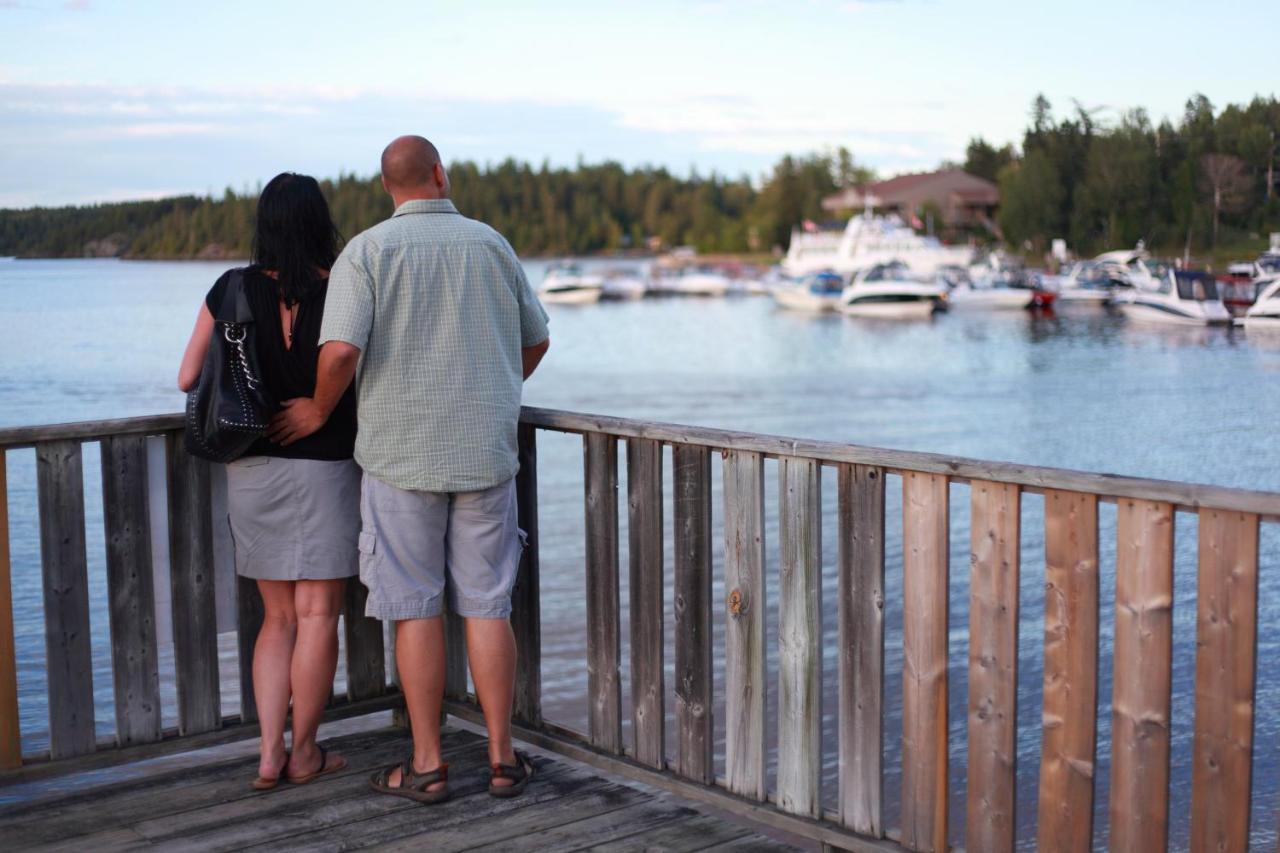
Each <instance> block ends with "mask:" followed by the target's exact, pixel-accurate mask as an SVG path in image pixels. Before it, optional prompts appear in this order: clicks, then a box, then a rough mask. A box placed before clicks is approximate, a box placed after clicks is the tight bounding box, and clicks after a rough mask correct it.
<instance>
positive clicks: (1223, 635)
mask: <svg viewBox="0 0 1280 853" xmlns="http://www.w3.org/2000/svg"><path fill="white" fill-rule="evenodd" d="M1199 551H1200V553H1199V562H1200V566H1199V573H1198V577H1199V581H1198V586H1197V589H1196V710H1195V739H1194V742H1193V745H1192V756H1193V757H1192V760H1193V763H1192V765H1191V849H1192V850H1246V849H1248V846H1249V805H1250V796H1251V790H1252V788H1251V783H1252V779H1251V778H1250V776H1251V769H1252V759H1253V700H1254V695H1253V693H1254V665H1255V657H1256V655H1257V626H1258V517H1257V516H1256V515H1252V514H1250V513H1241V512H1223V511H1221V510H1212V509H1202V510H1200V542H1199Z"/></svg>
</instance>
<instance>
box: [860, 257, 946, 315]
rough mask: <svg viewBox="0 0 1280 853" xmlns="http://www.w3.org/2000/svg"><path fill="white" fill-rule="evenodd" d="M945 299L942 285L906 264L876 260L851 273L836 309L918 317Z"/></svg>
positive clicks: (928, 313)
mask: <svg viewBox="0 0 1280 853" xmlns="http://www.w3.org/2000/svg"><path fill="white" fill-rule="evenodd" d="M946 300H947V290H946V287H945V286H944V285H942V284H938V283H937V282H935V281H930V280H927V279H923V278H920V277H919V276H915V275H913V274H912V273H911V271H910V270H909V269H908V268H907V266H906V264H903V263H887V264H876V265H875V266H872V267H871V268H870V269H866V270H863V271H862V272H860V273H858V274H857V275H855V276H854V277H853V281H852V283H850V285H849V286H848V287H846V288H845V289H844V293H842V294H841V295H840V310H841V311H842V312H844V313H845V314H848V315H850V316H852V317H882V318H885V319H922V318H925V317H929V316H930V315H932V314H933V312H934V311H936V310H938V309H939V308H942V307H945V305H946Z"/></svg>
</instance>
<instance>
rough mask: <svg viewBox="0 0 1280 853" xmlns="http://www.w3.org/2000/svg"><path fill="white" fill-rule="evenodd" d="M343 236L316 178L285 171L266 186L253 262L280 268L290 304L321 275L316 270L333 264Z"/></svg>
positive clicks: (260, 202) (282, 290)
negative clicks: (335, 224)
mask: <svg viewBox="0 0 1280 853" xmlns="http://www.w3.org/2000/svg"><path fill="white" fill-rule="evenodd" d="M339 239H340V238H339V235H338V229H337V228H336V227H335V226H334V224H333V218H332V217H331V216H330V215H329V203H328V202H326V201H325V200H324V193H322V192H320V184H318V183H316V179H315V178H313V177H311V176H309V175H297V174H294V173H293V172H282V173H280V174H279V175H276V176H275V177H274V178H272V179H271V181H270V182H269V183H268V184H267V185H266V186H265V187H263V189H262V195H260V196H258V217H257V223H256V225H255V226H254V230H253V262H254V263H255V264H259V265H261V266H262V268H263V269H268V270H275V271H276V273H277V274H278V276H279V278H278V279H277V281H279V283H280V296H281V298H282V299H284V301H285V304H287V305H292V304H294V303H296V302H301V301H302V300H303V299H305V298H306V297H307V295H308V294H309V293H310V292H311V290H312V288H313V287H314V285H315V283H316V281H317V280H318V279H319V276H318V274H317V271H318V270H328V269H329V268H330V267H332V266H333V262H334V260H336V259H337V257H338V241H339Z"/></svg>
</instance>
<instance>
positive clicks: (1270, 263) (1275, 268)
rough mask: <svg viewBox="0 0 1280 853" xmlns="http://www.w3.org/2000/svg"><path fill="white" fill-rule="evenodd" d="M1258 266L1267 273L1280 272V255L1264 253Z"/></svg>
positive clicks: (1259, 259)
mask: <svg viewBox="0 0 1280 853" xmlns="http://www.w3.org/2000/svg"><path fill="white" fill-rule="evenodd" d="M1258 268H1259V269H1261V270H1262V271H1263V272H1265V273H1278V272H1280V255H1263V256H1262V257H1260V258H1258Z"/></svg>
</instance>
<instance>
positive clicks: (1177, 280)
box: [1113, 269, 1231, 326]
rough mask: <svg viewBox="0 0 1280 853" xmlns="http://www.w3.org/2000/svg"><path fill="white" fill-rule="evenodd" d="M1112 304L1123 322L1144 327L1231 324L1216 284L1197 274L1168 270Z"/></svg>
mask: <svg viewBox="0 0 1280 853" xmlns="http://www.w3.org/2000/svg"><path fill="white" fill-rule="evenodd" d="M1113 304H1114V305H1116V306H1117V307H1118V308H1119V309H1120V311H1121V312H1122V313H1123V314H1124V316H1125V317H1126V318H1128V319H1130V320H1135V321H1138V322H1143V323H1165V324H1169V323H1172V324H1176V325H1183V326H1214V325H1218V324H1225V323H1230V322H1231V314H1230V312H1228V311H1227V307H1226V306H1225V305H1223V304H1222V299H1221V298H1220V297H1219V296H1218V282H1217V281H1216V280H1214V277H1213V276H1212V275H1210V274H1209V273H1207V272H1201V271H1199V270H1196V271H1191V270H1174V269H1170V270H1167V271H1165V273H1164V274H1163V275H1162V276H1160V277H1159V278H1158V279H1156V280H1155V282H1154V284H1153V285H1149V286H1144V287H1134V288H1132V289H1129V290H1125V291H1123V292H1121V293H1119V294H1117V296H1116V298H1115V300H1114V303H1113Z"/></svg>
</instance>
